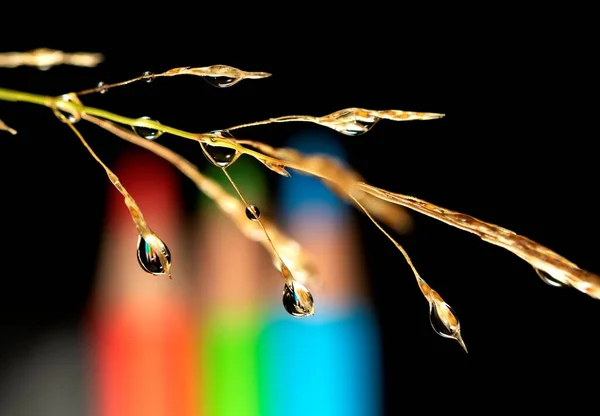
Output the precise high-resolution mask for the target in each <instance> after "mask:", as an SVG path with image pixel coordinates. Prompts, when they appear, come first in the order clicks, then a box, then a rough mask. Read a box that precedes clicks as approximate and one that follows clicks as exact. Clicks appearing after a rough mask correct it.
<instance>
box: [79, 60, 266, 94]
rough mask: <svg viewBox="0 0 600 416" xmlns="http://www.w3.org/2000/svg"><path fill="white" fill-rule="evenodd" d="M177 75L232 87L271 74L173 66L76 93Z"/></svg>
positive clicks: (235, 69) (219, 66)
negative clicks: (165, 69)
mask: <svg viewBox="0 0 600 416" xmlns="http://www.w3.org/2000/svg"><path fill="white" fill-rule="evenodd" d="M177 75H195V76H199V77H203V78H204V79H205V80H207V82H208V83H209V84H212V85H214V86H217V87H220V88H226V87H231V86H233V85H235V84H237V83H238V82H240V81H242V80H244V79H261V78H268V77H270V76H271V74H269V73H268V72H248V71H242V70H241V69H237V68H234V67H232V66H228V65H211V66H205V67H201V68H192V67H189V66H186V67H181V68H173V69H169V70H168V71H165V72H161V73H159V74H154V73H152V72H149V71H146V72H144V73H143V74H142V75H141V76H139V77H135V78H131V79H128V80H126V81H121V82H115V83H113V84H105V83H104V82H100V83H99V84H98V86H97V87H95V88H90V89H87V90H83V91H79V92H77V93H75V94H76V95H79V96H81V95H87V94H93V93H97V92H99V93H102V94H104V93H105V92H107V91H108V90H109V89H111V88H116V87H122V86H124V85H127V84H131V83H134V82H138V81H142V80H145V81H146V82H152V81H153V80H154V79H155V78H160V77H174V76H177Z"/></svg>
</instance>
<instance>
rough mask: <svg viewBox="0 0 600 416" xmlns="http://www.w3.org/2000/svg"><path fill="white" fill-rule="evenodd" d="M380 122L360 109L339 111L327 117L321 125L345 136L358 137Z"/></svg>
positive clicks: (377, 118)
mask: <svg viewBox="0 0 600 416" xmlns="http://www.w3.org/2000/svg"><path fill="white" fill-rule="evenodd" d="M379 120H380V118H379V117H375V116H372V115H370V114H369V113H368V112H366V111H364V110H361V109H351V110H340V111H338V112H336V113H333V114H331V115H330V116H328V117H327V118H326V119H325V120H324V122H323V123H322V124H324V125H326V126H328V127H330V128H332V129H334V130H337V131H338V132H340V133H342V134H345V135H347V136H360V135H361V134H365V133H366V132H368V131H370V130H371V129H372V128H373V126H375V124H377V122H378V121H379Z"/></svg>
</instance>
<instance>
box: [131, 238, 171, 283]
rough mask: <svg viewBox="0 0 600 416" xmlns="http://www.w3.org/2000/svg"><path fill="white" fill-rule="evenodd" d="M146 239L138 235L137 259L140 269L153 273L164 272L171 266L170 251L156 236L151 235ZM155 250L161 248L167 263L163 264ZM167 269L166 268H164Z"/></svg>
mask: <svg viewBox="0 0 600 416" xmlns="http://www.w3.org/2000/svg"><path fill="white" fill-rule="evenodd" d="M147 238H148V240H150V241H146V240H145V239H144V238H142V236H141V235H140V236H138V247H137V259H138V262H139V264H140V266H141V267H142V269H143V270H144V271H145V272H147V273H150V274H153V275H161V274H165V273H166V272H167V271H168V270H169V269H170V267H171V252H170V251H169V248H168V247H167V246H166V244H165V243H163V242H162V241H161V240H160V239H159V238H158V237H156V236H154V235H151V236H149V237H147ZM157 250H161V251H162V254H163V255H164V257H165V259H166V261H167V264H166V265H163V264H162V263H161V260H160V256H159V255H158V252H157ZM165 269H167V270H165Z"/></svg>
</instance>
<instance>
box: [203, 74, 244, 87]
mask: <svg viewBox="0 0 600 416" xmlns="http://www.w3.org/2000/svg"><path fill="white" fill-rule="evenodd" d="M204 80H205V81H206V82H208V83H209V84H210V85H212V86H213V87H217V88H227V87H231V86H232V85H233V84H235V83H237V81H239V79H238V78H232V77H208V76H207V77H204Z"/></svg>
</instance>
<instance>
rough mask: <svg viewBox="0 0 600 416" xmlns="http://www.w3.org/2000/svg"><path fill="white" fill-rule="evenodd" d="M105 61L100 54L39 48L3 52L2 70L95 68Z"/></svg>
mask: <svg viewBox="0 0 600 416" xmlns="http://www.w3.org/2000/svg"><path fill="white" fill-rule="evenodd" d="M102 61H104V56H103V55H102V54H100V53H90V52H63V51H58V50H55V49H49V48H38V49H33V50H31V51H27V52H1V53H0V68H15V67H18V66H35V67H38V68H39V69H41V70H47V69H50V68H52V67H53V66H57V65H73V66H84V67H88V68H89V67H94V66H96V65H98V64H99V63H101V62H102Z"/></svg>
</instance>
